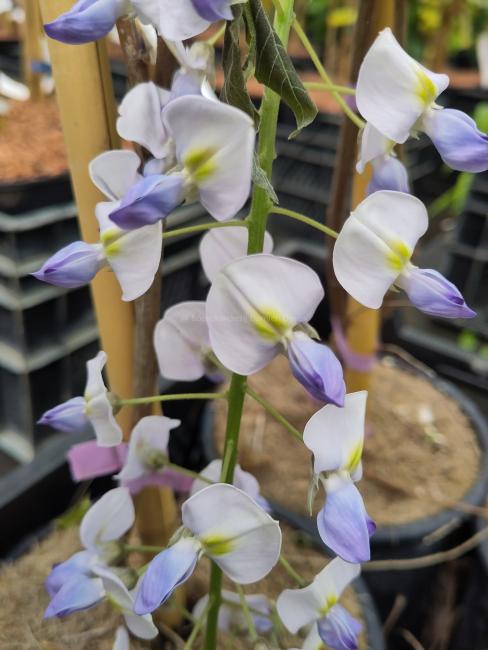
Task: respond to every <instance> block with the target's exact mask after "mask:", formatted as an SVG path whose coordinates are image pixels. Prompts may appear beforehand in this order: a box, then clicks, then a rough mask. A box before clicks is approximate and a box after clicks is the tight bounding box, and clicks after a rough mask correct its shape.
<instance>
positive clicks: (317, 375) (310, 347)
mask: <svg viewBox="0 0 488 650" xmlns="http://www.w3.org/2000/svg"><path fill="white" fill-rule="evenodd" d="M288 361H289V362H290V367H291V371H292V373H293V375H294V377H295V379H297V380H298V381H299V382H300V383H301V384H302V386H304V387H305V388H306V389H307V391H308V392H309V393H310V395H312V396H313V397H315V399H317V400H319V401H320V402H331V403H332V404H335V405H336V406H344V396H345V394H346V387H345V384H344V375H343V372H342V366H341V364H340V362H339V360H338V359H337V357H336V356H335V354H334V353H333V352H332V350H331V349H330V348H329V347H327V346H326V345H323V344H321V343H317V342H316V341H313V340H312V339H311V338H310V337H308V336H307V335H306V334H304V333H303V332H295V333H294V334H293V336H292V338H291V340H290V342H289V345H288Z"/></svg>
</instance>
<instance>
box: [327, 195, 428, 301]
mask: <svg viewBox="0 0 488 650" xmlns="http://www.w3.org/2000/svg"><path fill="white" fill-rule="evenodd" d="M427 227H428V216H427V210H426V209H425V206H424V205H423V203H422V202H421V201H419V200H418V199H417V198H415V197H414V196H411V195H409V194H404V193H403V192H392V191H387V190H383V191H379V192H375V193H374V194H371V195H370V196H368V197H367V198H366V199H365V200H364V201H362V203H360V204H359V205H358V206H357V208H356V209H355V210H354V211H353V212H352V213H351V216H350V217H349V218H348V219H347V220H346V222H345V223H344V226H343V227H342V230H341V232H340V233H339V237H338V238H337V241H336V243H335V246H334V252H333V264H334V272H335V275H336V277H337V280H338V281H339V282H340V284H341V285H342V286H343V287H344V289H345V290H346V291H347V292H348V293H349V294H350V295H351V296H352V297H353V298H355V299H356V300H357V301H358V302H360V303H361V304H362V305H364V306H365V307H370V308H371V309H378V308H379V307H381V304H382V302H383V297H384V295H385V293H386V292H387V291H388V289H389V287H390V286H391V285H392V284H393V282H394V281H395V280H396V278H397V277H398V276H399V274H400V273H401V272H402V270H403V268H404V267H405V265H406V263H407V262H408V261H409V259H410V256H411V255H412V252H413V249H414V247H415V244H416V243H417V241H418V239H419V238H420V237H421V236H422V235H423V234H424V233H425V231H426V230H427Z"/></svg>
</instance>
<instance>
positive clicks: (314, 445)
mask: <svg viewBox="0 0 488 650" xmlns="http://www.w3.org/2000/svg"><path fill="white" fill-rule="evenodd" d="M366 398H367V392H366V391H360V392H358V393H350V394H348V395H346V399H345V402H344V408H338V407H337V406H334V405H333V404H327V405H326V406H324V407H323V408H322V409H320V411H317V413H315V414H314V415H313V416H312V417H311V418H310V420H309V421H308V422H307V424H306V426H305V431H304V434H303V442H304V443H305V445H306V446H307V447H308V448H309V449H310V451H311V452H312V453H313V457H314V474H315V480H316V481H321V482H322V485H323V487H324V490H325V493H326V500H325V505H324V507H323V508H322V510H321V511H320V512H319V514H318V515H317V527H318V530H319V534H320V537H321V538H322V541H323V542H324V544H327V546H328V547H329V548H330V549H332V550H333V551H334V552H335V553H337V554H338V555H339V556H340V557H341V558H342V559H343V560H346V561H347V562H367V561H368V560H369V559H370V548H369V537H370V535H371V534H372V533H373V532H374V531H375V529H376V526H375V524H374V522H373V521H372V520H371V518H370V517H369V516H368V513H367V512H366V509H365V507H364V503H363V499H362V497H361V495H360V493H359V491H358V489H357V488H356V486H355V485H354V483H355V482H356V481H359V480H360V479H361V476H362V466H361V454H362V451H363V441H364V427H365V411H366Z"/></svg>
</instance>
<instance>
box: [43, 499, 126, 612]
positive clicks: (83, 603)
mask: <svg viewBox="0 0 488 650" xmlns="http://www.w3.org/2000/svg"><path fill="white" fill-rule="evenodd" d="M134 520H135V513H134V504H133V503H132V499H131V497H130V494H129V491H128V490H127V488H124V487H120V488H115V489H113V490H110V491H109V492H106V493H105V494H104V495H103V497H101V499H99V500H98V501H97V502H96V503H94V504H93V505H92V507H91V508H90V509H89V510H88V512H87V513H86V514H85V516H84V517H83V520H82V522H81V526H80V539H81V543H82V544H83V546H84V548H85V550H84V551H80V552H78V553H75V554H74V555H73V556H72V557H71V558H69V559H68V560H66V561H65V562H62V563H61V564H56V565H55V566H54V567H53V569H52V571H51V573H50V574H49V576H48V578H47V579H46V583H45V586H46V590H47V592H48V594H49V595H50V597H51V602H50V603H49V606H48V608H47V609H46V612H45V614H44V617H45V618H51V617H52V616H66V615H68V614H71V613H72V612H75V611H79V610H81V609H87V608H89V607H92V606H94V605H96V604H97V603H98V602H100V601H101V600H102V599H103V598H104V597H105V595H106V592H105V588H104V585H103V582H102V580H101V579H100V576H99V575H98V574H97V573H95V567H101V566H102V565H104V564H107V563H110V562H111V561H113V560H117V558H118V556H119V555H120V550H119V546H118V540H119V539H120V537H122V535H124V534H125V533H126V532H127V531H128V530H129V529H130V528H131V527H132V526H133V524H134Z"/></svg>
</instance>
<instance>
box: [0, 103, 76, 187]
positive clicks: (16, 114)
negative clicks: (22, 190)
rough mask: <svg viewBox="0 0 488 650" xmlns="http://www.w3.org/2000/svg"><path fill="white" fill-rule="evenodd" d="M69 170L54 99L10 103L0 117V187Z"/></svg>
mask: <svg viewBox="0 0 488 650" xmlns="http://www.w3.org/2000/svg"><path fill="white" fill-rule="evenodd" d="M67 169H68V161H67V159H66V150H65V146H64V139H63V132H62V130H61V122H60V119H59V113H58V108H57V106H56V102H55V100H54V99H44V100H42V101H39V102H14V101H12V102H10V111H9V113H8V115H6V116H4V117H0V183H7V182H12V181H19V180H30V179H35V178H39V177H45V176H57V175H59V174H62V173H63V172H65V171H66V170H67Z"/></svg>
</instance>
